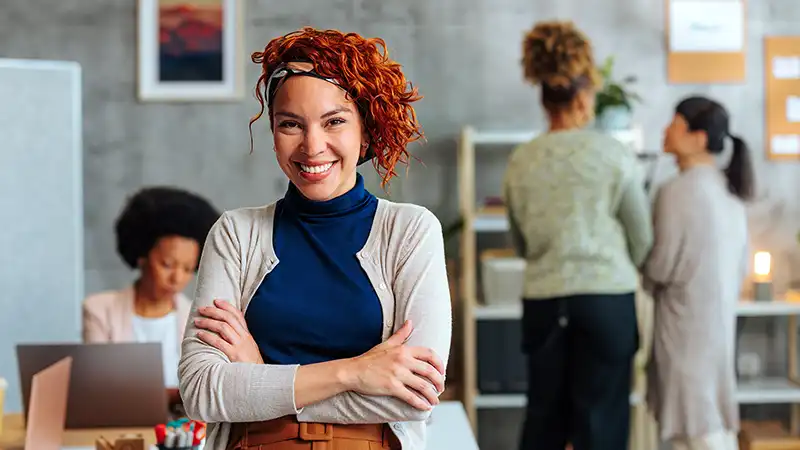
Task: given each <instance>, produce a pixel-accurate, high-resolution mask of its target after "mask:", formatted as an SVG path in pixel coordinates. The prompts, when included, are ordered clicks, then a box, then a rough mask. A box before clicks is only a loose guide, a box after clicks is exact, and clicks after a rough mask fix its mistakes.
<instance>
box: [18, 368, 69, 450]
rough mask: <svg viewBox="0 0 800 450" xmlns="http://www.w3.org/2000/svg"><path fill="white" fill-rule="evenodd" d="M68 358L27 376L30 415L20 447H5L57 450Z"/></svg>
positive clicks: (67, 374)
mask: <svg viewBox="0 0 800 450" xmlns="http://www.w3.org/2000/svg"><path fill="white" fill-rule="evenodd" d="M71 367H72V358H64V359H62V360H61V361H58V362H56V363H55V364H53V365H51V366H49V367H46V368H45V369H44V370H42V371H41V372H39V373H36V374H34V375H33V377H32V379H31V390H30V399H29V400H28V403H29V405H30V414H29V415H28V420H27V424H26V426H25V445H24V447H6V448H8V449H9V450H61V444H62V441H63V439H64V420H65V416H66V413H67V396H68V393H69V376H70V369H71Z"/></svg>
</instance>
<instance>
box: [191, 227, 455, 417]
mask: <svg viewBox="0 0 800 450" xmlns="http://www.w3.org/2000/svg"><path fill="white" fill-rule="evenodd" d="M427 214H428V215H429V216H428V215H423V216H422V218H421V219H420V220H419V221H418V222H417V224H416V227H415V228H414V230H413V236H411V238H410V239H409V242H414V243H415V244H414V245H413V246H409V247H408V248H407V251H406V252H405V253H403V255H401V259H400V261H399V265H398V267H397V270H396V279H395V283H394V285H393V290H394V295H395V298H396V301H397V305H398V308H397V312H396V317H395V323H396V324H403V323H404V322H405V321H406V320H410V321H411V323H412V326H413V328H414V332H413V333H412V334H411V335H410V336H407V337H404V336H402V333H403V330H400V331H399V333H400V338H395V341H394V342H393V341H391V340H390V341H389V342H386V343H384V344H381V346H379V347H380V348H378V347H376V349H373V351H371V352H373V354H372V355H369V354H365V355H363V356H362V357H360V358H362V359H361V360H359V361H355V362H354V361H353V360H349V361H345V360H339V361H332V362H330V363H322V364H315V365H309V366H302V367H300V366H297V365H273V364H260V363H259V362H260V361H258V360H255V361H249V362H236V361H237V360H238V359H239V357H240V356H241V355H238V354H236V353H235V351H234V347H232V346H228V347H226V346H225V345H224V344H223V342H222V341H225V339H224V336H222V334H221V333H217V332H214V333H210V334H205V335H204V334H202V333H203V331H202V330H201V327H199V326H198V323H200V324H202V323H203V322H202V320H203V318H202V317H201V315H202V314H203V311H206V312H207V311H209V309H212V310H213V308H215V307H216V306H215V305H214V301H215V300H218V299H225V300H227V301H228V302H230V305H231V306H232V307H233V310H236V311H241V310H242V307H241V306H242V302H241V293H240V280H241V279H242V277H243V274H242V273H241V270H240V267H241V264H240V255H241V252H240V248H239V244H238V239H237V238H236V236H235V230H234V227H233V225H232V224H231V223H230V219H229V218H228V217H227V216H225V215H223V217H222V218H221V219H220V221H219V222H218V223H217V224H216V225H215V226H214V228H213V229H212V231H211V233H210V234H209V238H208V239H207V241H206V246H205V248H204V250H203V256H202V261H201V264H200V270H199V273H198V282H197V294H196V299H195V305H194V308H193V311H192V314H191V316H190V320H189V323H188V325H187V333H186V336H187V337H186V338H185V339H184V343H183V354H182V357H181V363H180V367H179V375H180V386H181V394H182V396H183V399H184V403H185V406H186V409H187V412H188V413H189V415H190V416H192V417H197V418H200V419H202V420H205V421H208V422H249V421H262V420H270V419H274V418H278V417H282V416H285V415H292V414H296V415H297V416H298V419H299V420H300V421H306V422H327V423H386V422H399V421H419V420H425V419H427V417H428V415H429V414H430V403H434V404H435V403H436V402H437V400H436V396H437V395H438V393H434V395H433V397H431V395H430V392H427V393H426V392H425V389H430V386H431V385H433V386H435V387H436V388H437V391H439V393H440V391H441V390H442V389H443V382H442V383H439V382H437V380H443V373H444V367H446V364H447V356H448V354H449V347H450V339H451V330H452V326H451V323H452V313H451V309H450V297H449V287H448V283H447V277H446V269H445V263H444V244H443V240H442V235H441V226H440V225H439V222H438V220H436V219H435V217H434V216H433V215H432V214H430V213H427ZM198 319H199V320H201V322H196V321H197V320H198ZM244 326H245V327H246V324H244ZM245 331H246V330H245ZM241 335H242V336H244V339H243V340H244V341H247V338H249V333H243V334H241ZM213 339H219V340H217V341H214V340H213ZM249 339H250V341H251V342H252V338H249ZM397 340H400V341H401V342H400V343H399V344H398V342H396V341H397ZM209 342H212V344H210V343H209ZM213 342H217V344H218V345H216V346H215V345H213ZM247 345H251V344H245V346H244V347H242V346H236V347H235V348H246V347H247ZM254 345H255V344H254V343H253V344H252V346H254ZM253 348H254V347H251V350H252V349H253ZM226 352H227V353H231V354H227V353H226ZM375 353H377V354H378V356H379V357H380V358H378V356H376V354H375ZM251 354H252V353H251ZM368 355H369V356H370V358H372V359H371V360H370V359H369V358H367V356H368ZM437 355H438V356H437ZM365 360H366V361H367V362H370V361H371V362H372V364H366V366H368V367H370V370H365V369H363V367H365V364H363V363H364V361H365ZM378 360H380V361H378ZM376 361H378V362H377V363H376ZM420 361H425V362H427V363H428V364H425V365H421V364H419V362H420ZM357 363H362V364H357ZM376 367H382V368H383V370H376ZM431 367H433V368H434V370H433V371H431ZM435 369H438V370H435ZM359 371H360V372H359ZM435 372H439V375H437V374H436V373H435ZM365 373H367V374H369V375H370V376H371V378H369V379H365V377H364V376H363V375H364V374H365ZM380 374H384V375H385V377H384V378H383V379H380ZM410 374H413V375H414V377H411V375H410ZM420 377H422V378H425V379H429V380H430V379H432V380H433V381H432V382H431V383H426V384H425V385H422V384H419V382H418V379H419V378H420ZM359 383H360V384H359ZM356 386H359V387H360V389H359V390H360V391H362V392H357V391H355V390H353V389H354V388H355V387H356ZM420 391H422V392H420ZM409 394H410V395H412V396H414V397H409V396H408V395H409ZM426 394H427V395H426ZM419 395H421V396H422V398H432V400H433V401H424V400H423V402H422V403H421V402H420V398H419ZM413 405H416V406H413Z"/></svg>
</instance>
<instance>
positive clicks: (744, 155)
mask: <svg viewBox="0 0 800 450" xmlns="http://www.w3.org/2000/svg"><path fill="white" fill-rule="evenodd" d="M675 113H677V114H680V115H681V116H683V118H684V119H686V122H687V123H688V125H689V130H690V131H704V132H705V133H706V138H707V142H706V149H707V150H708V151H709V153H711V154H713V155H719V154H720V153H722V151H723V150H724V148H725V139H726V138H728V137H730V138H731V139H732V140H733V155H731V160H730V163H729V164H728V168H727V169H725V177H726V178H728V189H730V191H731V192H732V193H733V194H735V195H736V196H737V197H739V198H740V199H742V200H749V199H751V198H752V197H753V194H754V192H755V187H754V181H753V163H752V161H751V160H750V150H749V149H748V148H747V144H745V142H744V141H743V140H742V138H740V137H738V136H734V135H732V134H730V132H729V131H728V127H729V125H730V124H729V122H730V119H729V116H728V111H726V110H725V107H724V106H722V105H721V104H719V103H718V102H715V101H714V100H711V99H710V98H707V97H702V96H691V97H687V98H685V99H683V100H681V102H680V103H678V106H676V107H675Z"/></svg>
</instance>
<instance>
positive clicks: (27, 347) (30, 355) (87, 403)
mask: <svg viewBox="0 0 800 450" xmlns="http://www.w3.org/2000/svg"><path fill="white" fill-rule="evenodd" d="M67 357H70V358H72V371H71V376H70V385H69V397H68V401H67V417H66V422H65V427H66V428H67V429H81V428H133V427H151V426H155V425H158V424H160V423H166V422H167V420H168V417H167V416H168V407H167V390H166V389H165V386H164V373H163V371H162V360H161V344H160V343H129V344H20V345H17V363H18V365H19V375H20V376H19V379H20V385H21V388H22V399H23V410H24V413H25V415H26V417H28V415H29V414H30V404H29V403H30V402H29V399H28V397H29V394H30V392H31V384H32V380H33V375H34V374H36V373H37V372H39V371H41V370H42V369H44V368H46V367H48V366H50V365H52V364H53V363H55V362H57V361H59V360H61V359H63V358H67Z"/></svg>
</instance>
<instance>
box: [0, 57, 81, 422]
mask: <svg viewBox="0 0 800 450" xmlns="http://www.w3.org/2000/svg"><path fill="white" fill-rule="evenodd" d="M81 135H82V119H81V68H80V66H79V65H78V64H76V63H72V62H56V61H38V60H36V61H34V60H9V59H0V230H1V231H0V249H2V250H1V251H0V311H1V312H0V377H4V378H7V379H8V380H9V387H8V392H7V396H6V411H21V409H22V408H21V402H20V392H19V380H18V378H19V375H18V372H17V362H16V344H17V343H20V342H62V341H72V342H74V341H78V340H80V304H81V301H82V299H83V295H84V288H83V285H84V280H83V186H82V185H83V177H82V164H83V156H82V139H81Z"/></svg>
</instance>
